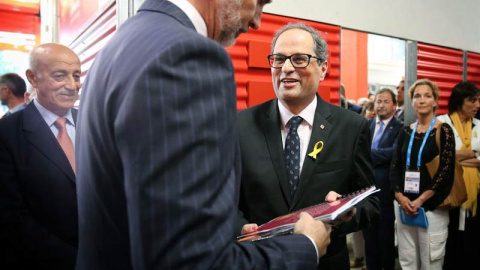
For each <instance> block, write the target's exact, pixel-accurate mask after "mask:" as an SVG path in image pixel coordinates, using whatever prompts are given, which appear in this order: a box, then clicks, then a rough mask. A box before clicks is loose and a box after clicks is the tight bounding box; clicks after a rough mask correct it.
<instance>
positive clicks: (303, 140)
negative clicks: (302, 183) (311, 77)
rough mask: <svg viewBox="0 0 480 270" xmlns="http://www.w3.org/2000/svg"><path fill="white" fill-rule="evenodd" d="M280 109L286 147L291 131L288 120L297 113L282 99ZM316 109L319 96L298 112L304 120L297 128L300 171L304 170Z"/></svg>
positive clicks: (283, 141)
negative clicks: (284, 104)
mask: <svg viewBox="0 0 480 270" xmlns="http://www.w3.org/2000/svg"><path fill="white" fill-rule="evenodd" d="M278 109H279V111H280V120H281V127H280V130H281V132H282V143H283V147H284V148H285V138H286V137H287V134H288V132H289V131H290V125H288V126H287V124H288V121H290V118H292V117H294V116H296V115H294V114H293V113H291V112H290V111H289V110H288V109H287V108H285V106H283V104H282V103H281V102H280V101H278ZM316 109H317V97H316V96H315V98H314V99H313V101H312V102H311V103H310V104H308V106H307V107H306V108H305V109H304V110H303V111H301V112H300V113H299V114H298V116H300V117H302V118H303V121H302V122H301V123H300V125H299V126H298V129H297V132H298V137H300V173H301V172H302V167H303V161H304V160H305V156H306V154H307V148H308V142H310V137H311V136H312V128H313V119H314V118H315V110H316Z"/></svg>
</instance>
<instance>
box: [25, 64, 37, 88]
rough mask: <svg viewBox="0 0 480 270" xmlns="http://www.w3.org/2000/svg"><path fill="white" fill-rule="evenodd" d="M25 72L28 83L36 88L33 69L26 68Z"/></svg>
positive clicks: (35, 77)
mask: <svg viewBox="0 0 480 270" xmlns="http://www.w3.org/2000/svg"><path fill="white" fill-rule="evenodd" d="M25 74H26V75H27V79H28V81H29V82H30V84H31V85H32V86H33V88H37V76H36V75H35V71H33V70H31V69H27V71H26V72H25Z"/></svg>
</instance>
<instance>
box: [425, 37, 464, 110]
mask: <svg viewBox="0 0 480 270" xmlns="http://www.w3.org/2000/svg"><path fill="white" fill-rule="evenodd" d="M417 78H418V79H429V80H431V81H432V82H434V83H435V84H437V85H438V87H439V88H440V95H439V98H438V110H437V115H441V114H445V113H448V98H449V97H450V93H451V91H452V88H453V87H454V86H455V85H456V84H457V83H459V82H461V81H463V51H461V50H456V49H450V48H444V47H439V46H435V45H429V44H423V43H418V51H417Z"/></svg>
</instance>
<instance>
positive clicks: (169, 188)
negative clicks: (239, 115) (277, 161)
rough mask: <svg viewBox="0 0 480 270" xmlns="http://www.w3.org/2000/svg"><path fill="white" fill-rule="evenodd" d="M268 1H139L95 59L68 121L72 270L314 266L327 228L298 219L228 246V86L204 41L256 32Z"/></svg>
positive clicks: (234, 195)
mask: <svg viewBox="0 0 480 270" xmlns="http://www.w3.org/2000/svg"><path fill="white" fill-rule="evenodd" d="M268 2H269V1H256V0H241V1H205V0H202V1H164V0H158V1H155V0H147V1H145V3H144V4H143V5H142V7H141V8H140V9H139V11H138V13H137V15H135V16H134V17H133V18H130V19H129V20H128V21H127V22H125V23H124V24H123V25H122V27H120V29H119V30H118V32H117V33H116V34H115V36H114V37H112V39H111V40H110V42H109V44H107V45H106V47H105V48H104V49H103V50H102V51H101V52H100V54H99V55H98V56H97V58H96V59H95V63H94V64H93V66H92V68H91V69H90V70H89V72H88V75H87V78H86V80H85V84H84V88H83V89H84V90H83V93H82V96H81V103H80V113H79V124H78V140H77V143H78V144H79V145H82V147H81V148H80V149H78V152H77V159H78V166H79V167H81V168H82V170H81V171H79V172H78V181H77V183H78V203H79V226H80V243H79V254H78V260H77V269H88V270H90V269H175V270H176V269H270V268H274V269H312V268H313V269H314V268H315V267H316V266H317V259H318V258H317V256H318V255H319V254H320V255H321V254H323V253H324V252H325V249H326V245H327V244H328V242H329V230H330V228H329V226H328V225H324V224H323V223H321V222H317V221H315V220H313V219H312V218H311V216H309V215H308V214H304V215H303V216H302V218H300V220H299V222H298V223H297V225H296V229H295V232H296V233H302V234H295V235H292V236H285V237H277V238H276V239H271V240H265V241H260V242H257V243H242V244H239V243H237V242H236V241H235V240H234V238H235V236H237V235H238V234H239V233H238V232H235V231H234V223H235V218H236V211H235V210H236V208H237V203H238V187H239V181H240V179H239V173H240V167H239V166H240V163H239V161H240V155H239V152H238V150H239V149H238V139H237V136H236V134H235V118H236V87H235V81H234V73H233V66H232V62H231V59H230V56H229V55H228V54H227V53H226V51H225V49H224V48H223V47H221V46H220V45H219V44H218V43H217V42H215V41H213V40H211V39H214V40H216V41H218V42H220V43H221V44H223V45H231V44H233V43H234V42H235V38H236V36H238V35H239V34H240V33H242V32H246V31H248V28H249V27H250V28H254V29H256V28H258V27H259V23H260V16H261V13H262V8H263V6H264V5H265V4H266V3H268ZM206 36H207V37H209V38H211V39H209V38H206ZM303 234H305V235H303ZM307 236H308V237H307ZM312 240H313V241H312ZM316 249H318V252H316Z"/></svg>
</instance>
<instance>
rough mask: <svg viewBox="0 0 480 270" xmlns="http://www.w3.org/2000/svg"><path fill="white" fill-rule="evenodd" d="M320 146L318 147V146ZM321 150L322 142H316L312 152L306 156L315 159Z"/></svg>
mask: <svg viewBox="0 0 480 270" xmlns="http://www.w3.org/2000/svg"><path fill="white" fill-rule="evenodd" d="M318 145H320V147H319V146H318ZM322 149H323V141H318V142H317V143H316V144H315V146H313V151H312V152H311V153H310V154H308V156H310V157H312V158H313V159H317V154H318V153H320V152H321V151H322Z"/></svg>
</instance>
